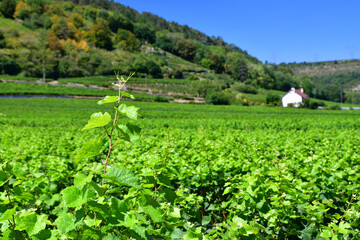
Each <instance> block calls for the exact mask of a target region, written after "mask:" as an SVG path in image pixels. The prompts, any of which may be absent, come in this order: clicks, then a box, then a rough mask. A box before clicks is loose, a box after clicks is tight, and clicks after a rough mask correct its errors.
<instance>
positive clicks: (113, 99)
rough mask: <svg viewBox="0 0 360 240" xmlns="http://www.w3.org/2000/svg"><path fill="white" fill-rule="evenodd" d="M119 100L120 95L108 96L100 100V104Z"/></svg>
mask: <svg viewBox="0 0 360 240" xmlns="http://www.w3.org/2000/svg"><path fill="white" fill-rule="evenodd" d="M118 100H119V96H106V97H105V98H104V99H102V100H100V101H98V102H97V103H98V104H99V105H101V104H104V103H113V102H116V101H118Z"/></svg>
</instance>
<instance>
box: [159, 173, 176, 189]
mask: <svg viewBox="0 0 360 240" xmlns="http://www.w3.org/2000/svg"><path fill="white" fill-rule="evenodd" d="M157 180H158V183H159V184H160V185H162V186H165V187H168V188H173V186H172V185H171V182H170V179H169V178H168V177H167V176H162V175H161V176H158V177H157Z"/></svg>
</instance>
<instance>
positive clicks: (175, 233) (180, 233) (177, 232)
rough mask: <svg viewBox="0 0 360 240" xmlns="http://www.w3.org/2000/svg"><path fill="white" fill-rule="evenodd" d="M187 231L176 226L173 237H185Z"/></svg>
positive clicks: (177, 238)
mask: <svg viewBox="0 0 360 240" xmlns="http://www.w3.org/2000/svg"><path fill="white" fill-rule="evenodd" d="M185 234H186V233H185V232H183V231H181V230H180V229H179V228H175V229H174V231H173V232H172V233H171V239H176V240H180V239H184V236H185Z"/></svg>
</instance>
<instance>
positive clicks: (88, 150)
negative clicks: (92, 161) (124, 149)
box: [74, 139, 103, 163]
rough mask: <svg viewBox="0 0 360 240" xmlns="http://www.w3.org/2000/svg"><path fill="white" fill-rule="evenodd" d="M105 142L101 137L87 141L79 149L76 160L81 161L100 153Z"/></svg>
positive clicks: (76, 161)
mask: <svg viewBox="0 0 360 240" xmlns="http://www.w3.org/2000/svg"><path fill="white" fill-rule="evenodd" d="M102 148H103V142H102V141H101V140H99V139H95V140H92V141H89V142H87V143H85V144H84V145H83V146H82V147H81V149H80V150H79V151H77V153H76V155H75V158H74V161H75V163H79V162H80V161H82V160H84V159H86V158H89V157H94V156H97V155H99V154H100V153H101V152H102Z"/></svg>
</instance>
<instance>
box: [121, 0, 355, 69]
mask: <svg viewBox="0 0 360 240" xmlns="http://www.w3.org/2000/svg"><path fill="white" fill-rule="evenodd" d="M116 1H117V2H119V3H121V4H124V5H126V6H129V7H132V8H134V9H136V10H137V11H139V12H144V11H145V12H151V13H153V14H156V15H158V16H160V17H163V18H164V19H166V20H168V21H175V22H177V23H179V24H182V25H185V24H186V25H188V26H190V27H192V28H194V29H197V30H199V31H201V32H203V33H205V34H207V35H209V36H216V37H217V36H221V37H223V39H224V40H225V41H226V42H228V43H234V44H235V45H237V46H239V47H240V48H241V49H243V50H246V51H248V53H249V54H250V55H252V56H254V57H257V58H258V59H259V60H260V61H262V62H265V61H266V60H267V61H268V62H271V63H277V64H278V63H281V62H304V61H306V62H315V61H327V60H343V59H359V58H360V26H359V25H360V1H355V0H342V1H340V0H339V1H334V0H327V1H325V0H312V1H310V0H293V1H292V0H272V1H271V0H246V1H244V0H206V1H205V0H181V1H179V0H178V1H176V0H116Z"/></svg>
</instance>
